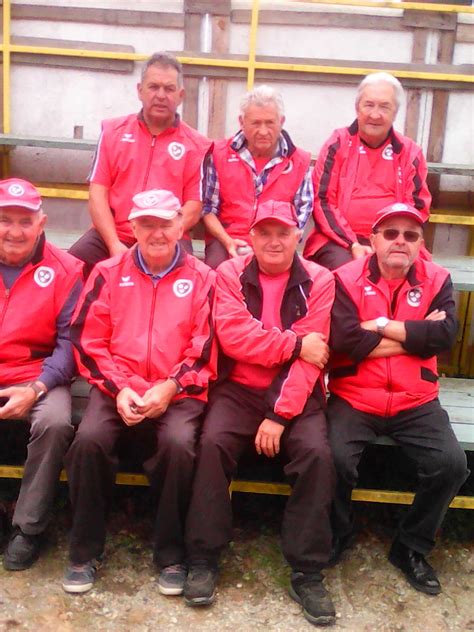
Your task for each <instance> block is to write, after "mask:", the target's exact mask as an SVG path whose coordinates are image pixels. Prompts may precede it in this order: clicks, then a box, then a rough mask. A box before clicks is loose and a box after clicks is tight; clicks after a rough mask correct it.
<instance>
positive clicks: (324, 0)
mask: <svg viewBox="0 0 474 632" xmlns="http://www.w3.org/2000/svg"><path fill="white" fill-rule="evenodd" d="M297 1H298V2H308V3H311V4H327V5H335V6H338V5H340V6H349V7H363V8H368V9H372V8H376V9H401V10H402V11H405V10H415V11H439V12H442V13H474V9H473V8H472V7H466V6H463V5H459V4H435V3H434V2H426V3H425V2H367V0H297Z"/></svg>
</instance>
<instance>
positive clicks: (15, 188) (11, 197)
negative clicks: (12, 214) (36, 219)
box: [0, 178, 41, 213]
mask: <svg viewBox="0 0 474 632" xmlns="http://www.w3.org/2000/svg"><path fill="white" fill-rule="evenodd" d="M9 206H19V207H21V208H25V209H26V210H28V211H33V212H34V213H37V212H38V211H39V210H40V209H41V196H40V194H39V193H38V190H37V189H36V187H34V186H33V185H32V184H31V182H28V181H27V180H21V179H20V178H9V179H8V180H0V207H3V208H5V207H9Z"/></svg>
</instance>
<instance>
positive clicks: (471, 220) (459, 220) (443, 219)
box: [430, 211, 474, 226]
mask: <svg viewBox="0 0 474 632" xmlns="http://www.w3.org/2000/svg"><path fill="white" fill-rule="evenodd" d="M430 223H432V224H459V225H462V226H474V215H462V214H460V215H455V214H453V213H439V212H437V211H431V213H430Z"/></svg>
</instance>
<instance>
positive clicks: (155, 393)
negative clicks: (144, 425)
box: [138, 380, 178, 418]
mask: <svg viewBox="0 0 474 632" xmlns="http://www.w3.org/2000/svg"><path fill="white" fill-rule="evenodd" d="M177 392H178V387H177V386H176V382H175V381H174V380H166V381H165V382H161V383H160V384H156V385H155V386H152V387H151V388H149V389H148V390H147V392H146V393H145V395H143V403H142V405H141V406H140V407H139V409H138V410H139V412H140V413H141V414H143V415H145V417H150V418H155V417H160V415H162V414H163V413H165V412H166V410H167V408H168V406H169V405H170V402H171V400H172V399H173V397H174V396H175V395H176V393H177Z"/></svg>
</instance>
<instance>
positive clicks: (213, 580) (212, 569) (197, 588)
mask: <svg viewBox="0 0 474 632" xmlns="http://www.w3.org/2000/svg"><path fill="white" fill-rule="evenodd" d="M217 575H218V572H217V567H216V566H215V565H212V564H211V563H210V562H207V561H202V562H194V563H191V565H190V567H189V570H188V576H187V577H186V581H185V582H184V603H185V604H186V605H187V606H209V605H210V604H211V603H212V602H213V601H214V599H215V598H216V585H217Z"/></svg>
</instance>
